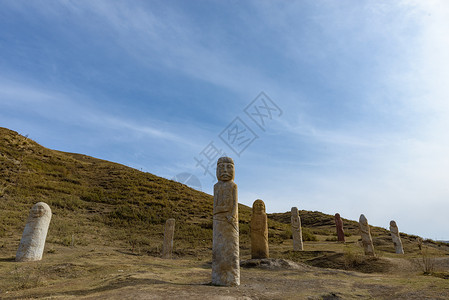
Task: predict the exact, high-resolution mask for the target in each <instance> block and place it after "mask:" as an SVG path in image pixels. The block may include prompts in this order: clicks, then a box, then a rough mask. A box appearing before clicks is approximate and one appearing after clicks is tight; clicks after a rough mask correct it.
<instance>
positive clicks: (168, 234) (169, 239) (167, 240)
mask: <svg viewBox="0 0 449 300" xmlns="http://www.w3.org/2000/svg"><path fill="white" fill-rule="evenodd" d="M174 235H175V219H168V220H167V221H166V222H165V228H164V243H163V244H162V258H171V257H172V255H173V237H174Z"/></svg>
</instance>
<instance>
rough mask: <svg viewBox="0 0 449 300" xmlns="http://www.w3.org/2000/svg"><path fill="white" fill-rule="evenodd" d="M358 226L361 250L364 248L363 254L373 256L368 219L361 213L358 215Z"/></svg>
mask: <svg viewBox="0 0 449 300" xmlns="http://www.w3.org/2000/svg"><path fill="white" fill-rule="evenodd" d="M359 226H360V235H361V237H362V244H363V250H365V255H371V256H374V246H373V239H372V238H371V232H370V230H369V225H368V220H367V219H366V217H365V216H364V215H363V214H361V215H360V219H359Z"/></svg>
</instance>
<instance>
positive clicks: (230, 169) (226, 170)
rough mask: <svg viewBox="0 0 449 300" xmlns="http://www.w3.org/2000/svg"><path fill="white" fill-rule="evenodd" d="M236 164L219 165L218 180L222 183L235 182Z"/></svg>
mask: <svg viewBox="0 0 449 300" xmlns="http://www.w3.org/2000/svg"><path fill="white" fill-rule="evenodd" d="M234 174H235V171H234V164H232V163H229V162H220V163H218V165H217V178H218V180H220V181H229V180H234Z"/></svg>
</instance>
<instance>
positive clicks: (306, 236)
mask: <svg viewBox="0 0 449 300" xmlns="http://www.w3.org/2000/svg"><path fill="white" fill-rule="evenodd" d="M302 240H303V241H309V242H314V241H318V238H317V237H316V235H315V234H313V233H312V232H310V230H309V229H308V228H303V229H302Z"/></svg>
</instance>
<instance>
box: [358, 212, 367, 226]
mask: <svg viewBox="0 0 449 300" xmlns="http://www.w3.org/2000/svg"><path fill="white" fill-rule="evenodd" d="M359 222H360V223H361V224H362V225H364V226H368V220H367V219H366V217H365V216H364V215H363V214H362V215H360V219H359Z"/></svg>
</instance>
